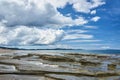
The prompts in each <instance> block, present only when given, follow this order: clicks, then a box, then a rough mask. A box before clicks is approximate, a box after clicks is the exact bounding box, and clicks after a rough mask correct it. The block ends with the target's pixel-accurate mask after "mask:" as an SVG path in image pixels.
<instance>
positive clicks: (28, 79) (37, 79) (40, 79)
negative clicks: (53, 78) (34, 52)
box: [0, 75, 46, 80]
mask: <svg viewBox="0 0 120 80" xmlns="http://www.w3.org/2000/svg"><path fill="white" fill-rule="evenodd" d="M0 80H46V79H45V77H44V76H33V75H0Z"/></svg>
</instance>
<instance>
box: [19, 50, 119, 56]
mask: <svg viewBox="0 0 120 80" xmlns="http://www.w3.org/2000/svg"><path fill="white" fill-rule="evenodd" d="M20 52H21V50H20ZM23 52H27V53H28V52H30V53H32V52H35V53H56V54H57V53H66V54H67V53H77V54H116V55H120V50H79V49H75V50H72V49H71V50H23Z"/></svg>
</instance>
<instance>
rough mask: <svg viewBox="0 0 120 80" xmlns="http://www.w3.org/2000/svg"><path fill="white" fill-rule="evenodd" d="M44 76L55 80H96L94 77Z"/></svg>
mask: <svg viewBox="0 0 120 80" xmlns="http://www.w3.org/2000/svg"><path fill="white" fill-rule="evenodd" d="M45 76H46V77H50V78H54V79H57V80H96V78H95V77H87V76H73V75H60V74H46V75H45Z"/></svg>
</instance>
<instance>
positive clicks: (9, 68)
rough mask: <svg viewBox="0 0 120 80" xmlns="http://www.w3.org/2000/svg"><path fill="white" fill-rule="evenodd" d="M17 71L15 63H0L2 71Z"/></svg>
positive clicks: (0, 70)
mask: <svg viewBox="0 0 120 80" xmlns="http://www.w3.org/2000/svg"><path fill="white" fill-rule="evenodd" d="M15 71H17V70H16V68H15V66H13V65H4V64H0V72H15Z"/></svg>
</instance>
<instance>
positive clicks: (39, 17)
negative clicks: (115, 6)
mask: <svg viewBox="0 0 120 80" xmlns="http://www.w3.org/2000/svg"><path fill="white" fill-rule="evenodd" d="M67 4H72V8H73V9H74V10H75V11H76V12H82V13H90V12H91V9H94V10H95V8H96V7H99V6H101V5H103V4H104V2H103V1H102V0H91V1H90V2H88V1H87V0H59V1H58V0H0V45H34V44H52V43H55V42H57V41H59V40H63V38H62V37H64V39H76V38H84V39H90V38H92V37H93V35H89V34H72V35H71V34H67V35H64V31H63V30H60V29H59V28H61V27H66V26H81V25H84V24H87V23H88V22H89V20H86V16H85V17H84V16H77V18H75V19H73V18H72V16H71V15H70V16H65V15H63V14H62V13H60V12H59V11H58V8H64V7H65V6H66V5H67ZM71 13H72V12H71ZM71 13H69V14H71ZM91 13H95V12H91ZM99 19H100V17H97V16H96V17H94V18H92V19H91V20H92V21H95V22H96V21H98V20H99ZM56 27H57V29H54V28H56ZM45 28H46V29H45ZM73 32H74V31H73ZM84 32H85V31H76V33H84Z"/></svg>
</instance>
